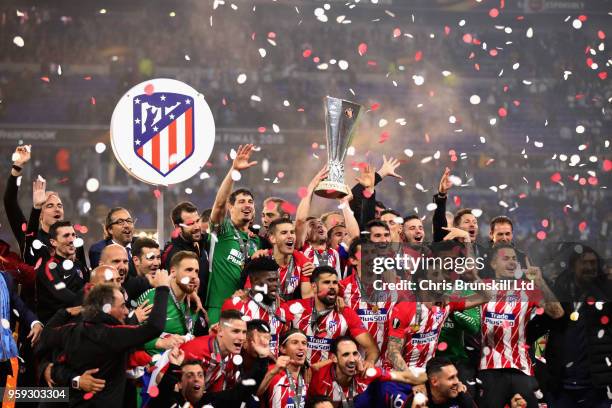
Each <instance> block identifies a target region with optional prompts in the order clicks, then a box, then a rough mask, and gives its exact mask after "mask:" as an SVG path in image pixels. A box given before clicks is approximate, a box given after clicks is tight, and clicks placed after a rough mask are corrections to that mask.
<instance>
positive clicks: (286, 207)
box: [281, 201, 297, 214]
mask: <svg viewBox="0 0 612 408" xmlns="http://www.w3.org/2000/svg"><path fill="white" fill-rule="evenodd" d="M281 208H282V209H283V211H285V212H286V213H288V214H295V211H296V210H297V208H296V206H295V205H293V204H292V203H290V202H289V201H285V202H283V203H282V204H281Z"/></svg>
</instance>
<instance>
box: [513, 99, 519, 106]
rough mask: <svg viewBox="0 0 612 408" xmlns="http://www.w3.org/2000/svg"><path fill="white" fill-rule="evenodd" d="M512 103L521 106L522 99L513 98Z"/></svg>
mask: <svg viewBox="0 0 612 408" xmlns="http://www.w3.org/2000/svg"><path fill="white" fill-rule="evenodd" d="M512 103H513V104H514V106H520V105H521V101H518V100H516V99H515V100H513V101H512Z"/></svg>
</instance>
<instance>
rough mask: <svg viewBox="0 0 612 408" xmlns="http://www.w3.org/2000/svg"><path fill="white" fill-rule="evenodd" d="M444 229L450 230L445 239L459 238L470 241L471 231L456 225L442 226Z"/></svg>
mask: <svg viewBox="0 0 612 408" xmlns="http://www.w3.org/2000/svg"><path fill="white" fill-rule="evenodd" d="M442 229H444V230H446V231H448V234H446V235H445V236H444V238H443V240H444V241H450V240H451V239H455V238H459V239H460V240H461V241H462V242H470V233H469V232H467V231H464V230H462V229H461V228H456V227H449V228H447V227H442Z"/></svg>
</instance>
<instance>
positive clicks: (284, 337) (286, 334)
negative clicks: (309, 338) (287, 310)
mask: <svg viewBox="0 0 612 408" xmlns="http://www.w3.org/2000/svg"><path fill="white" fill-rule="evenodd" d="M295 333H302V334H303V335H304V336H306V333H304V331H303V330H300V329H298V328H297V327H292V328H290V329H289V330H287V331H286V332H284V333H283V334H281V336H280V339H279V341H278V345H279V347H280V346H283V345H285V342H286V341H287V339H288V338H289V336H291V335H293V334H295Z"/></svg>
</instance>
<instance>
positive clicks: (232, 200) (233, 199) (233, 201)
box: [228, 188, 255, 205]
mask: <svg viewBox="0 0 612 408" xmlns="http://www.w3.org/2000/svg"><path fill="white" fill-rule="evenodd" d="M240 194H243V195H248V196H250V197H251V198H253V199H254V198H255V197H253V193H251V192H250V191H249V190H247V189H246V188H239V189H238V190H236V191H234V192H233V193H232V194H230V196H229V200H228V201H229V203H230V204H231V205H234V204H236V197H238V196H239V195H240Z"/></svg>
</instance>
